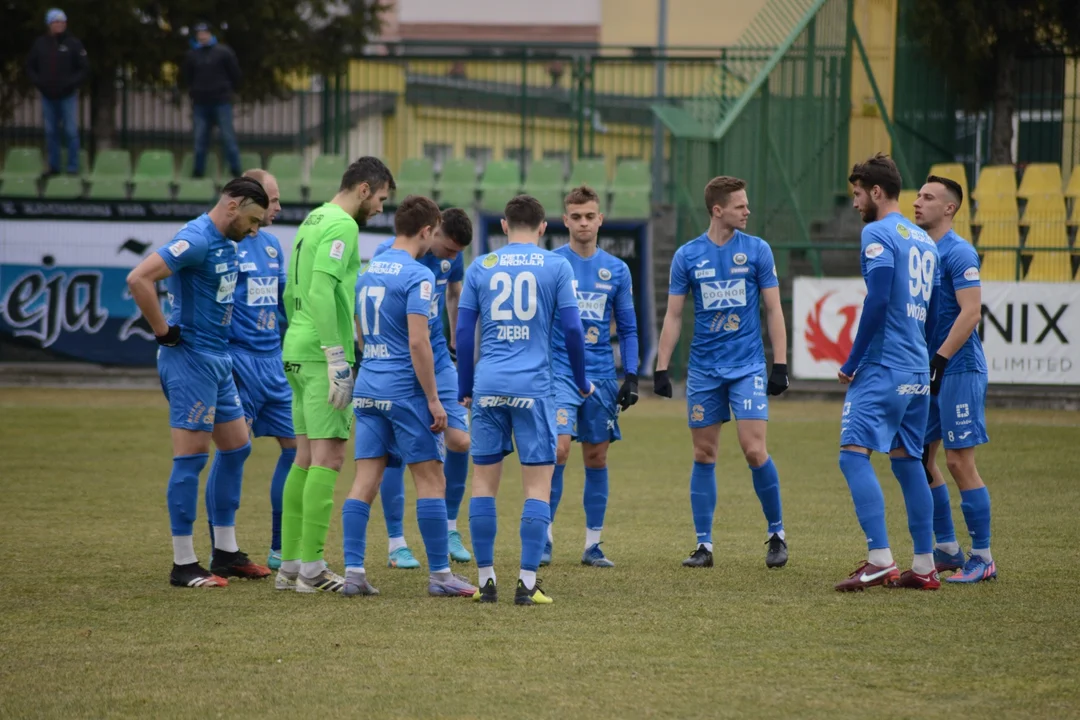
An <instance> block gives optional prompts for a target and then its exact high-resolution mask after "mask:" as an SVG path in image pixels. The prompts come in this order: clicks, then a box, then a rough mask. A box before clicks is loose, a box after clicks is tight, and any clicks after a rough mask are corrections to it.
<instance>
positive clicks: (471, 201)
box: [439, 183, 505, 208]
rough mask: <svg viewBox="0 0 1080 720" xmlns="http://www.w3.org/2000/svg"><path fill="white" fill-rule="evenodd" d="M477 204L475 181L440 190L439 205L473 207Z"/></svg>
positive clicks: (448, 186)
mask: <svg viewBox="0 0 1080 720" xmlns="http://www.w3.org/2000/svg"><path fill="white" fill-rule="evenodd" d="M475 204H476V185H475V183H474V184H472V185H447V186H445V187H444V188H443V189H442V190H441V191H440V192H439V205H442V206H444V207H459V208H472V206H473V205H475ZM504 205H505V203H504Z"/></svg>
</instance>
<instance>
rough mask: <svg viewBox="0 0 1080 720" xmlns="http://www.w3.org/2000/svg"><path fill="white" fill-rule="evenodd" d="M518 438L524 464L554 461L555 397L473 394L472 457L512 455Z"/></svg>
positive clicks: (518, 446)
mask: <svg viewBox="0 0 1080 720" xmlns="http://www.w3.org/2000/svg"><path fill="white" fill-rule="evenodd" d="M515 441H516V442H517V451H518V459H519V460H520V461H521V464H522V465H554V464H555V443H556V438H555V398H553V397H546V398H519V397H505V396H500V395H481V396H479V397H475V398H473V416H472V449H471V451H470V452H471V455H472V456H473V458H486V457H491V456H506V455H509V454H510V453H512V452H514V442H515Z"/></svg>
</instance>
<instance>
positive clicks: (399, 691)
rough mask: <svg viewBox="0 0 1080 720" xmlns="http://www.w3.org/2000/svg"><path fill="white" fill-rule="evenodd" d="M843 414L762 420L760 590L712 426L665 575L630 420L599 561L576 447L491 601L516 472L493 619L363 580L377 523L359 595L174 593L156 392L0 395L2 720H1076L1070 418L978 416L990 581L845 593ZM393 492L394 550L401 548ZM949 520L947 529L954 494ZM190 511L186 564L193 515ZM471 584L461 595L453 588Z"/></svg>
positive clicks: (465, 606) (743, 472) (679, 502)
mask: <svg viewBox="0 0 1080 720" xmlns="http://www.w3.org/2000/svg"><path fill="white" fill-rule="evenodd" d="M839 413H840V406H839V403H831V404H817V403H798V402H792V401H786V402H785V401H781V402H777V403H775V405H774V420H773V422H772V423H771V428H770V438H769V440H770V447H771V451H772V453H773V457H774V458H775V459H776V463H777V465H778V467H779V469H780V474H781V486H782V488H783V498H784V507H785V515H786V518H785V519H786V523H787V530H788V534H789V540H790V543H791V558H792V559H791V562H790V564H789V565H788V567H787V568H785V569H783V570H780V571H768V570H766V569H765V566H764V551H765V548H764V545H763V542H764V540H765V534H764V521H763V519H762V517H761V511H760V507H759V505H758V502H757V498H756V497H755V495H754V492H753V487H752V484H751V481H750V475H749V471H748V470H747V468H746V465H745V463H744V462H743V461H742V458H741V457H740V454H739V451H738V447H737V444H736V442H735V437H734V433H733V432H730V431H725V434H724V437H723V438H722V442H721V445H722V449H721V460H720V463H719V464H718V466H717V472H718V476H719V481H720V482H719V485H720V489H719V494H720V497H719V503H718V508H717V514H716V533H715V539H716V559H717V567H715V568H714V569H712V570H699V571H692V570H686V569H683V568H681V567H680V565H679V563H680V561H681V560H682V558H683V557H685V555H686V554H687V553H688V552H689V551H690V550H691V549H692V548H693V542H694V535H693V529H692V526H691V521H690V512H689V502H688V497H687V484H688V477H689V462H690V440H689V433H688V432H687V430H686V426H685V422H684V419H683V405H682V403H680V402H667V403H663V402H659V401H644V402H642V403H641V404H640V405H638V406H637V407H635V408H634V409H633V410H632V411H631V412H629V413H627V414H626V415H625V416H624V417H623V421H622V424H623V433H624V436H625V437H626V438H627V440H626V441H624V442H622V443H619V444H617V445H616V446H615V447H614V448H613V450H612V452H611V459H610V467H611V488H612V494H611V505H610V508H609V511H608V523H607V524H608V529H607V530H605V534H604V539H605V541H606V544H605V548H606V549H607V551H608V553H609V555H610V556H611V557H612V558H613V559H614V560H615V562H616V563H617V567H616V568H614V569H612V570H595V569H590V568H583V567H581V566H580V565H579V564H578V560H579V557H580V553H581V549H582V544H583V532H584V531H583V523H584V518H583V513H582V509H581V501H580V495H581V486H582V482H583V480H582V478H583V473H582V470H581V463H580V459H579V456H578V455H577V453H576V452H575V455H574V457H573V458H572V461H571V464H570V467H569V469H568V470H567V480H566V493H565V496H564V500H563V504H562V508H561V510H560V512H559V519H558V520H559V521H558V523H557V529H556V545H555V564H554V565H552V566H551V567H550V568H546V569H545V570H544V571H543V572H542V573H541V576H542V577H543V579H544V581H545V587H546V588H547V589H548V590H550V592H551V594H552V596H553V597H554V598H555V599H556V602H555V604H554V605H552V606H549V607H534V608H519V607H515V606H514V605H513V604H512V603H511V602H509V600H510V598H509V597H508V596H510V595H512V591H511V590H510V588H511V587H512V586H511V582H512V580H513V578H514V576H515V575H516V571H515V566H516V560H517V552H518V550H517V548H518V532H517V530H518V517H519V515H520V511H521V490H520V483H519V482H518V481H517V479H518V471H517V467H516V465H515V464H514V463H513V462H509V463H507V476H508V479H507V480H506V481H504V483H503V496H502V497H501V498H500V518H499V521H500V530H501V532H500V534H499V541H498V546H497V548H496V561H497V564H496V568H497V570H498V571H499V573H500V578H501V579H502V587H503V600H502V602H501V603H500V604H499V605H497V606H493V607H492V606H478V605H476V604H474V603H472V602H468V601H461V600H448V599H433V598H428V597H426V596H425V589H426V573H425V572H423V571H413V572H405V571H396V570H394V571H392V570H388V569H386V568H385V567H383V565H382V562H383V558H384V557H385V550H386V541H385V528H384V525H383V522H382V517H381V513H380V512H378V510H377V509H376V512H374V513H373V519H372V524H371V528H370V532H369V543H368V557H369V562H368V567H369V568H370V570H369V576H370V578H371V580H372V582H373V583H374V584H375V585H376V586H377V587H379V588H380V589H381V590H382V596H381V597H378V598H362V599H355V600H347V599H344V598H340V597H328V596H300V595H296V594H287V593H275V592H273V591H272V590H271V588H270V586H269V584H268V583H267V582H262V583H255V582H234V583H233V584H232V585H230V586H229V587H228V588H226V589H224V590H218V591H207V590H185V589H176V588H172V587H170V586H169V585H168V583H167V572H168V569H169V564H170V561H171V549H170V544H169V526H168V520H167V515H166V510H165V484H166V478H167V476H168V473H169V467H170V450H169V435H168V431H167V428H166V424H167V414H166V408H165V405H164V402H163V401H162V399H161V398H160V396H159V395H158V394H156V393H144V392H132V391H128V392H125V391H112V392H103V391H83V392H80V391H42V390H22V389H18V390H0V490H2V494H0V499H2V502H3V505H2V508H3V510H2V518H3V522H0V548H3V552H4V557H5V559H6V563H5V565H4V575H3V579H2V580H0V716H4V717H143V718H147V717H155V718H157V717H194V716H203V717H266V716H284V715H292V716H294V717H295V716H298V715H299V716H318V715H322V716H327V715H331V714H332V715H333V716H337V717H342V716H344V717H356V716H360V715H364V716H367V717H375V718H384V717H436V716H440V717H442V716H457V717H485V718H504V717H510V716H513V715H516V716H531V717H562V718H567V717H584V718H590V719H591V720H594V719H596V718H607V717H624V718H630V717H635V718H636V717H678V718H690V717H711V718H715V717H764V718H787V717H821V718H836V717H858V718H864V717H869V716H885V717H943V718H944V717H947V718H957V717H987V716H990V715H991V714H992V715H993V716H994V717H995V718H1007V717H1035V718H1051V717H1059V718H1065V717H1077V716H1078V715H1080V694H1078V684H1080V681H1078V667H1080V603H1078V600H1077V596H1078V595H1080V575H1078V567H1077V565H1078V563H1077V560H1078V553H1077V547H1078V540H1080V538H1078V532H1077V525H1078V523H1077V519H1076V512H1077V508H1078V507H1080V461H1077V460H1076V456H1075V447H1076V444H1077V440H1078V439H1080V431H1078V430H1080V419H1078V417H1077V415H1076V414H1067V413H1052V412H1024V411H995V412H993V413H992V414H991V425H990V433H991V436H992V438H993V442H992V443H991V444H990V445H988V446H987V447H985V448H983V449H982V450H980V455H979V462H980V468H981V471H982V474H983V477H984V478H985V479H986V481H987V484H988V485H989V486H990V488H991V492H992V494H993V502H994V553H995V557H996V559H997V560H998V563H999V567H1000V575H1001V578H1000V579H999V580H998V581H997V582H996V583H986V584H982V585H978V586H973V587H945V588H943V589H942V590H941V591H940V592H937V593H916V592H911V591H887V590H884V589H876V590H874V591H870V592H867V593H862V594H855V595H840V594H838V593H836V592H834V591H833V590H832V585H833V583H834V582H836V581H838V580H840V579H841V578H843V577H845V576H846V574H847V573H848V572H850V571H851V570H852V569H853V567H854V566H855V564H856V562H857V561H859V560H860V559H861V558H862V557H864V553H865V546H864V543H863V540H862V536H861V533H860V531H859V529H858V525H857V523H856V520H855V515H854V512H853V509H852V505H851V499H850V497H849V495H848V491H847V486H846V484H845V483H844V480H843V478H842V476H841V475H840V473H839V471H838V469H837V467H836V454H837V453H836V451H837V437H838V432H839ZM276 457H277V452H276V449H275V445H274V443H273V441H268V440H259V441H257V442H256V443H255V451H254V453H253V455H252V457H251V459H250V461H249V465H248V471H247V474H246V478H247V482H246V487H245V491H244V505H243V507H242V509H241V511H240V517H239V523H238V526H239V527H238V529H239V536H240V542H241V545H242V547H244V548H245V549H246V550H248V551H250V552H251V553H252V555H253V556H255V557H260V558H261V557H262V556H263V554H264V553H265V550H266V543H267V542H268V540H269V498H268V484H269V477H270V474H271V472H272V470H273V466H274V463H275V462H276ZM875 466H876V467H877V469H878V473H879V477H881V479H882V484H883V486H884V488H885V495H886V501H887V504H888V508H889V529H890V533H891V535H892V539H893V545H894V546H895V548H896V552H897V560H898V562H900V563H901V564H902V565H903V564H906V563H907V562H909V561H910V548H911V545H910V539H909V536H908V534H907V529H906V522H905V515H904V512H903V502H902V498H901V496H900V493H899V490H898V487H897V483H896V482H895V480H894V479H893V478H892V477H891V475H890V474H889V472H888V465H887V461H885V460H884V458H877V459H876V460H875ZM349 473H351V465H349V464H347V466H346V470H345V472H344V473H343V474H344V475H346V476H347V475H348V474H349ZM347 485H348V477H343V478H342V479H341V481H340V483H339V488H338V489H339V493H338V495H339V497H338V501H339V507H340V501H341V499H342V498H343V496H344V493H345V492H346V490H347ZM411 497H412V496H411V495H410V501H409V504H408V506H407V507H408V508H409V510H408V512H407V517H408V518H409V520H408V522H407V525H406V534H407V536H408V537H409V538H410V539H411V541H412V545H413V548H414V549H415V550H416V551H417V554H418V555H421V550H422V546H421V545H420V543H419V533H418V532H417V530H416V526H415V519H414V517H415V513H414V512H413V510H412V507H413V504H412V500H411ZM953 503H954V508H955V511H956V512H955V515H956V521H957V527H958V529H959V530H960V531H961V533H962V530H963V520H962V518H961V516H960V513H959V507H958V500H957V499H956V493H955V491H954V501H953ZM465 507H466V508H467V501H466V504H465ZM466 516H467V510H465V511H464V512H463V513H462V517H463V522H462V529H463V530H465V531H466V534H467V523H466V522H465V521H464V518H465V517H466ZM199 518H200V519H199V521H198V523H197V524H196V531H197V532H196V546H197V548H198V549H199V552H200V554H202V555H203V556H204V557H205V553H206V547H207V544H208V541H207V538H206V533H205V525H204V519H203V518H204V515H203V510H202V507H201V501H200V510H199ZM332 525H333V527H332V528H331V533H330V540H329V543H328V559H329V560H330V562H331V564H332V565H333V566H334V567H336V568H338V569H340V567H341V541H340V522H339V521H338V520H337V519H336V516H335V519H334V521H333V523H332ZM467 574H469V575H470V576H471V577H472V578H473V579H474V580H475V577H476V575H475V567H473V566H471V565H470V566H469V568H468V571H467Z"/></svg>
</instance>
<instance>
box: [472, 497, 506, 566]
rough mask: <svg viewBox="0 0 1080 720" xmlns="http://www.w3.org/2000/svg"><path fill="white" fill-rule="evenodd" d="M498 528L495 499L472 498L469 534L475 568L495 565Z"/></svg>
mask: <svg viewBox="0 0 1080 720" xmlns="http://www.w3.org/2000/svg"><path fill="white" fill-rule="evenodd" d="M498 528H499V523H498V516H497V515H496V513H495V498H493V497H474V498H473V499H472V500H470V501H469V534H470V535H472V545H473V554H474V555H475V556H476V567H491V566H493V565H494V564H495V532H496V531H497V530H498Z"/></svg>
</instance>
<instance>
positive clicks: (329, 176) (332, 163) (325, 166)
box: [311, 155, 348, 183]
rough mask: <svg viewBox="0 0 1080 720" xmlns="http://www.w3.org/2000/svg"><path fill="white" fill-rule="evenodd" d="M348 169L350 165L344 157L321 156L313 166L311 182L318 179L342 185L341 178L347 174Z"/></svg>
mask: <svg viewBox="0 0 1080 720" xmlns="http://www.w3.org/2000/svg"><path fill="white" fill-rule="evenodd" d="M347 167H348V163H346V162H345V157H344V156H343V155H320V156H318V157H317V158H315V162H314V163H312V165H311V181H312V182H314V181H315V180H316V179H318V180H333V181H334V182H335V183H341V176H342V175H344V174H345V168H347Z"/></svg>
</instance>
